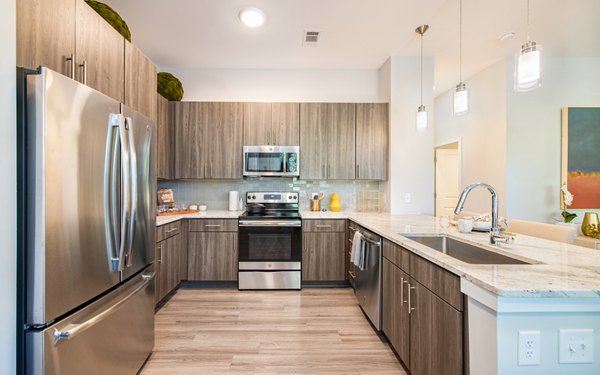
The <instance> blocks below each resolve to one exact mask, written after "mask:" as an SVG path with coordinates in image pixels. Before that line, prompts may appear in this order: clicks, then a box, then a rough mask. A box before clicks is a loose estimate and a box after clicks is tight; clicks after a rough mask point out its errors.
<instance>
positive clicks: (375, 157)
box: [356, 103, 388, 180]
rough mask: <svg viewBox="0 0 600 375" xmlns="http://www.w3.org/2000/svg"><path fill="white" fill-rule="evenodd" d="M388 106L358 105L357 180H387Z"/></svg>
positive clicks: (376, 104)
mask: <svg viewBox="0 0 600 375" xmlns="http://www.w3.org/2000/svg"><path fill="white" fill-rule="evenodd" d="M387 135H388V105H387V104H386V103H361V104H357V105H356V178H357V179H360V180H385V179H386V178H387V147H388V136H387Z"/></svg>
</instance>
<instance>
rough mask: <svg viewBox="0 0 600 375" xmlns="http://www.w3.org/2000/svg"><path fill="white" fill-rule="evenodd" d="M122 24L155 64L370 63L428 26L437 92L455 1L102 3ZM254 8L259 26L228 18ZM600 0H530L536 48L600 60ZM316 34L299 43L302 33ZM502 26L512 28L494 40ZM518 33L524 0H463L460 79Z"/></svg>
mask: <svg viewBox="0 0 600 375" xmlns="http://www.w3.org/2000/svg"><path fill="white" fill-rule="evenodd" d="M104 1H105V2H106V3H107V4H109V5H110V6H112V7H113V8H114V9H115V10H117V11H118V12H119V13H120V14H121V16H122V17H123V18H124V19H125V20H126V22H127V23H128V25H129V27H130V29H131V32H132V37H133V42H134V43H135V44H137V45H138V46H139V47H140V48H141V49H142V50H143V51H144V52H145V53H146V54H147V55H148V56H149V57H150V58H151V59H152V60H153V61H154V62H155V63H157V64H158V65H159V66H160V67H161V68H163V69H167V68H180V69H182V68H190V69H377V68H379V67H380V66H381V65H382V64H383V63H384V62H385V61H386V59H387V58H388V57H389V56H392V55H402V56H417V55H418V54H419V36H418V35H417V34H416V33H415V32H414V29H415V28H416V27H417V26H418V25H420V24H422V23H427V24H429V25H430V30H429V31H428V32H427V33H426V35H425V54H426V55H428V56H434V57H435V59H436V65H435V85H436V92H438V93H439V92H441V91H444V90H446V89H448V88H450V87H452V86H453V85H455V84H456V83H458V80H459V78H458V70H459V64H458V24H459V22H458V14H459V13H458V12H459V11H458V9H459V8H458V5H459V0H368V1H365V0H171V1H165V0H104ZM245 6H255V7H258V8H260V9H262V10H263V11H264V12H265V13H266V15H267V21H266V23H265V25H264V26H263V27H261V28H259V29H250V28H248V27H246V26H244V25H243V24H242V23H241V22H240V21H239V19H238V18H237V14H238V12H239V11H240V9H242V8H243V7H245ZM598 15H600V0H531V36H532V39H533V40H535V41H537V42H538V43H540V44H542V45H543V48H544V54H547V55H556V56H600V22H598ZM307 29H311V30H313V29H316V30H318V31H320V32H321V40H320V43H319V45H318V46H317V47H303V46H302V37H303V32H304V30H307ZM506 31H515V32H517V34H516V36H515V37H514V38H513V39H512V40H508V41H504V42H501V41H499V37H500V35H502V34H503V33H504V32H506ZM525 39H526V0H463V77H469V76H471V75H473V74H475V73H477V72H479V71H480V70H482V69H483V68H485V67H487V66H488V65H490V64H491V63H493V62H495V61H497V60H498V59H500V58H503V57H505V56H509V55H514V53H516V51H517V50H518V48H519V46H520V44H522V43H523V42H524V40H525Z"/></svg>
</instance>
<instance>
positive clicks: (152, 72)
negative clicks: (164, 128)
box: [125, 41, 156, 121]
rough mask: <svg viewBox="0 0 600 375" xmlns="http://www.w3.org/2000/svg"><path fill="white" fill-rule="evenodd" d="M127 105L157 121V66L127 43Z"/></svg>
mask: <svg viewBox="0 0 600 375" xmlns="http://www.w3.org/2000/svg"><path fill="white" fill-rule="evenodd" d="M125 104H126V105H127V106H129V107H131V108H132V109H134V110H136V111H138V112H140V113H141V114H143V115H144V116H146V117H148V118H150V119H152V120H154V121H156V66H155V65H154V64H153V63H152V61H150V59H148V58H147V57H146V56H145V55H144V54H143V53H142V51H140V50H139V49H138V48H137V47H136V46H134V45H133V44H131V43H129V42H127V41H126V42H125Z"/></svg>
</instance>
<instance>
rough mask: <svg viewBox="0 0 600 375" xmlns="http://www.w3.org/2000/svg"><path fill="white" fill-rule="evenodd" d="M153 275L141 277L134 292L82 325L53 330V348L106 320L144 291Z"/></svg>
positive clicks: (153, 273)
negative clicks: (140, 281)
mask: <svg viewBox="0 0 600 375" xmlns="http://www.w3.org/2000/svg"><path fill="white" fill-rule="evenodd" d="M155 275H156V273H155V272H152V273H150V274H146V275H142V280H143V282H142V283H141V284H140V285H139V286H137V287H136V288H135V289H134V290H132V291H131V292H130V293H128V294H127V295H126V296H124V297H123V298H121V299H120V300H119V301H117V302H116V303H114V304H113V305H111V306H110V307H109V308H107V309H106V310H103V311H102V312H100V313H98V314H97V315H94V316H93V317H91V318H90V319H88V320H86V321H84V322H83V323H79V324H71V325H69V326H67V328H68V329H66V330H61V331H59V330H58V329H56V328H55V329H54V333H53V336H54V346H56V345H58V344H59V343H60V342H61V341H62V340H71V339H73V338H74V337H76V336H77V335H79V334H81V333H83V332H84V331H85V330H87V329H88V328H91V327H93V326H94V325H96V324H98V323H100V322H101V321H102V320H104V319H106V318H108V317H109V316H110V315H111V314H112V313H113V312H115V311H116V310H118V309H119V307H121V306H122V305H123V304H125V303H126V302H127V301H128V300H130V299H131V298H133V297H134V296H135V295H136V294H138V293H139V292H141V291H142V290H144V289H145V288H146V287H147V286H148V284H150V283H151V282H152V280H154V276H155Z"/></svg>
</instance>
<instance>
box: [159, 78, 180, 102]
mask: <svg viewBox="0 0 600 375" xmlns="http://www.w3.org/2000/svg"><path fill="white" fill-rule="evenodd" d="M156 84H157V86H158V87H157V90H158V93H159V94H160V95H162V96H163V97H164V98H165V99H167V100H168V101H170V102H180V101H181V99H183V92H184V91H183V84H182V83H181V81H180V80H179V79H178V78H177V77H175V76H174V75H173V74H171V73H168V72H160V73H158V74H157V76H156Z"/></svg>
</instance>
